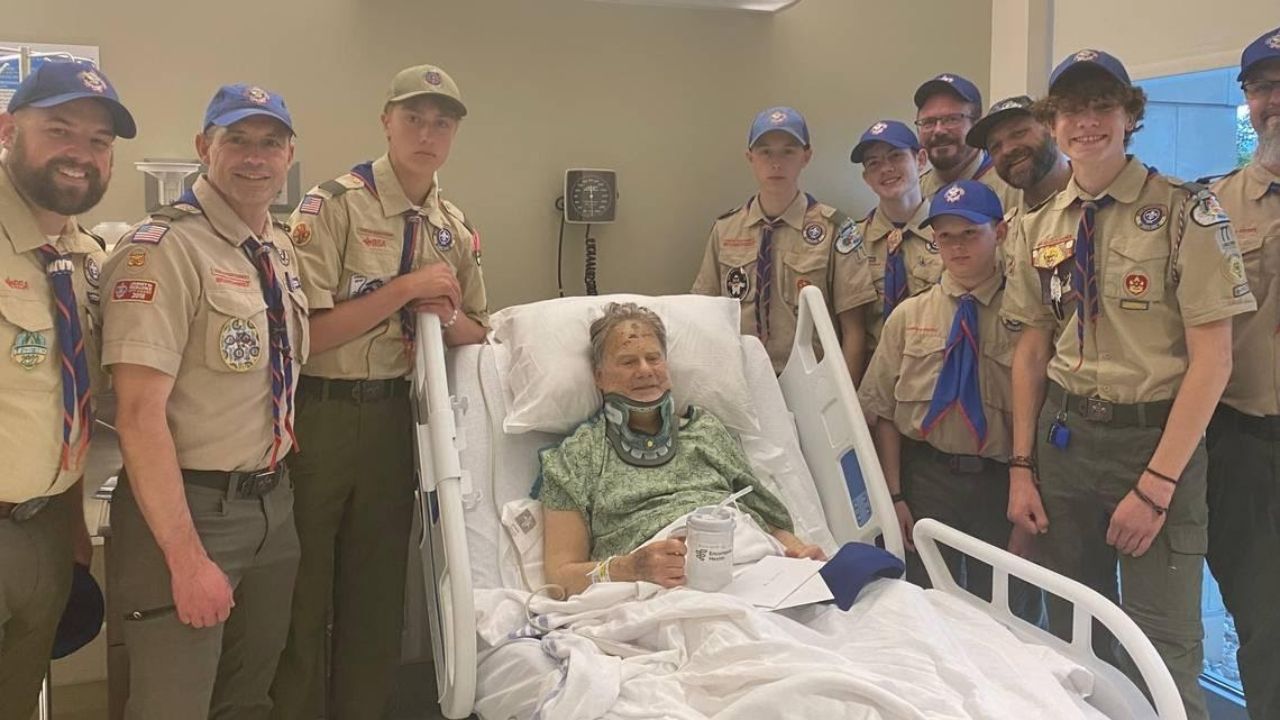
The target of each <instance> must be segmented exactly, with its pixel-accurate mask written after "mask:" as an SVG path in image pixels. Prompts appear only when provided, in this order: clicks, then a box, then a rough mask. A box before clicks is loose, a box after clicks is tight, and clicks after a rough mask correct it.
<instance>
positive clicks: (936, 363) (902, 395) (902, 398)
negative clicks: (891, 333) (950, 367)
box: [893, 335, 947, 403]
mask: <svg viewBox="0 0 1280 720" xmlns="http://www.w3.org/2000/svg"><path fill="white" fill-rule="evenodd" d="M946 351H947V339H946V338H944V337H942V336H940V335H908V336H907V341H906V343H905V344H904V345H903V347H902V367H901V368H900V371H901V372H900V374H899V375H898V384H897V385H895V386H894V388H893V397H894V399H895V400H897V401H898V402H903V403H921V402H925V403H927V402H929V401H930V400H932V399H933V388H934V386H935V385H937V383H938V375H939V374H940V373H941V372H942V362H943V360H944V358H945V354H946Z"/></svg>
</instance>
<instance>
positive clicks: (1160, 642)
mask: <svg viewBox="0 0 1280 720" xmlns="http://www.w3.org/2000/svg"><path fill="white" fill-rule="evenodd" d="M1049 396H1050V399H1049V400H1047V401H1046V402H1045V404H1044V408H1043V409H1042V411H1041V413H1040V422H1039V426H1038V427H1039V431H1038V433H1037V453H1038V459H1039V473H1040V498H1041V501H1042V502H1043V503H1044V510H1045V514H1046V515H1047V516H1048V519H1049V531H1048V532H1047V533H1046V534H1045V535H1043V536H1041V538H1040V541H1041V542H1040V549H1041V556H1042V558H1043V561H1044V564H1045V565H1046V566H1047V567H1048V568H1050V569H1051V570H1054V571H1056V572H1059V573H1062V574H1063V575H1066V576H1067V577H1069V578H1072V579H1074V580H1077V581H1079V582H1082V583H1084V584H1085V585H1088V586H1089V587H1091V588H1093V589H1094V590H1097V591H1098V592H1100V593H1102V594H1103V595H1105V596H1107V597H1108V598H1110V599H1111V600H1112V601H1117V600H1118V602H1119V604H1120V606H1121V607H1122V608H1124V610H1125V612H1126V613H1128V614H1129V617H1131V618H1133V621H1134V622H1135V623H1137V624H1138V627H1140V628H1142V631H1143V632H1144V633H1146V635H1147V637H1148V638H1150V639H1151V643H1152V644H1153V645H1155V648H1156V650H1157V651H1158V652H1159V653H1160V656H1161V657H1162V658H1163V659H1164V662H1165V664H1166V665H1167V666H1168V667H1169V672H1170V673H1171V674H1172V675H1173V679H1174V682H1176V683H1177V685H1178V691H1179V693H1181V695H1182V701H1183V704H1184V705H1185V706H1186V709H1187V717H1188V718H1189V720H1207V718H1208V711H1207V710H1206V708H1205V700H1204V693H1203V691H1202V690H1201V689H1200V673H1201V671H1202V669H1203V667H1202V666H1203V663H1204V644H1203V637H1204V627H1203V624H1202V623H1201V621H1200V583H1201V581H1202V579H1203V577H1204V553H1205V548H1206V545H1207V544H1208V522H1209V521H1208V509H1207V507H1206V505H1205V466H1206V462H1207V459H1206V453H1205V449H1204V443H1203V442H1201V444H1200V445H1199V446H1198V447H1197V448H1196V449H1195V451H1194V453H1193V454H1192V456H1191V461H1190V462H1189V463H1187V467H1186V469H1185V470H1183V472H1182V477H1181V478H1180V480H1179V483H1178V489H1177V492H1175V493H1174V495H1173V501H1172V502H1171V504H1170V507H1169V513H1168V515H1167V516H1166V519H1165V523H1164V527H1162V528H1161V529H1160V533H1159V534H1158V535H1157V536H1156V538H1155V541H1154V542H1152V544H1151V548H1150V549H1149V550H1147V552H1146V553H1145V554H1143V555H1142V557H1132V556H1129V555H1119V556H1117V553H1116V549H1115V548H1114V547H1112V546H1110V545H1108V544H1107V528H1108V527H1109V526H1110V523H1111V513H1112V512H1113V511H1114V510H1115V508H1116V505H1117V504H1119V502H1120V500H1122V499H1123V498H1124V496H1125V495H1127V494H1128V493H1129V491H1130V490H1132V489H1133V487H1134V485H1136V484H1137V482H1138V478H1139V476H1141V475H1142V472H1143V470H1144V468H1146V466H1147V463H1148V461H1149V460H1150V459H1151V455H1152V453H1154V452H1155V448H1156V444H1157V443H1159V442H1160V435H1161V433H1162V432H1163V428H1162V427H1160V426H1147V427H1140V426H1120V425H1114V424H1106V423H1093V422H1089V421H1088V420H1085V419H1084V418H1083V417H1081V416H1080V415H1077V414H1075V413H1074V412H1071V413H1068V415H1067V426H1068V427H1069V428H1070V431H1071V437H1070V441H1069V442H1068V444H1067V447H1066V448H1065V449H1059V448H1057V447H1054V446H1053V445H1051V444H1050V443H1049V442H1048V439H1047V436H1048V429H1049V427H1050V425H1051V424H1052V423H1053V421H1054V418H1055V417H1056V416H1057V414H1058V411H1059V409H1060V408H1059V407H1058V406H1057V405H1058V404H1057V403H1055V401H1054V400H1053V399H1052V398H1053V396H1054V393H1050V394H1049ZM1117 561H1118V562H1119V565H1120V581H1119V587H1117V583H1116V563H1117ZM1048 609H1049V626H1050V629H1051V630H1053V632H1054V633H1055V634H1058V635H1059V636H1060V637H1070V634H1071V611H1072V608H1071V605H1070V604H1069V603H1066V602H1065V601H1063V600H1061V599H1059V598H1057V597H1056V596H1054V595H1052V594H1050V595H1049V602H1048ZM1095 631H1096V628H1095ZM1094 639H1095V641H1098V642H1095V644H1094V646H1095V648H1096V649H1097V650H1098V651H1099V656H1100V657H1102V658H1103V659H1104V660H1107V661H1109V662H1111V663H1112V664H1114V665H1116V666H1117V667H1119V668H1120V669H1121V670H1123V671H1124V672H1125V673H1126V674H1128V675H1129V676H1130V677H1131V678H1133V679H1134V680H1135V682H1138V684H1139V687H1142V685H1141V682H1140V681H1139V680H1138V678H1139V675H1138V673H1137V669H1136V668H1135V667H1134V666H1133V663H1132V662H1131V661H1129V659H1128V658H1127V657H1125V656H1123V653H1116V652H1114V650H1113V646H1112V644H1111V643H1110V642H1106V641H1105V639H1102V638H1099V637H1097V636H1095V638H1094Z"/></svg>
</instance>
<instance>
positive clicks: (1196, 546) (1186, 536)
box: [1164, 525, 1209, 555]
mask: <svg viewBox="0 0 1280 720" xmlns="http://www.w3.org/2000/svg"><path fill="white" fill-rule="evenodd" d="M1164 531H1165V532H1166V533H1168V534H1169V549H1171V550H1173V552H1176V553H1178V554H1179V555H1204V554H1205V552H1207V551H1208V550H1209V530H1208V528H1204V527H1197V526H1195V525H1174V526H1172V527H1169V526H1166V527H1165V529H1164Z"/></svg>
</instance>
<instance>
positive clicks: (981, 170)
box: [914, 73, 1017, 208]
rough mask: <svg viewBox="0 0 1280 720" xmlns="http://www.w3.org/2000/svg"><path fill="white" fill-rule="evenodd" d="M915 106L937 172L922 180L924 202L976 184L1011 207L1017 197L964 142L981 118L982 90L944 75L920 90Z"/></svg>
mask: <svg viewBox="0 0 1280 720" xmlns="http://www.w3.org/2000/svg"><path fill="white" fill-rule="evenodd" d="M914 100H915V103H916V129H917V130H918V132H919V133H920V145H921V147H923V148H924V149H925V151H926V152H927V154H928V156H929V164H930V165H931V166H932V167H930V168H929V169H928V170H926V171H925V172H924V173H923V174H921V175H920V191H921V192H922V193H923V194H924V197H926V198H931V197H933V196H934V195H935V194H936V193H937V192H938V190H940V189H942V187H943V186H944V185H947V184H949V183H953V182H955V181H957V180H977V181H978V182H980V183H982V184H983V185H986V186H987V187H989V188H991V189H992V190H994V191H995V193H996V195H997V196H999V198H1000V204H1001V205H1002V206H1003V207H1006V208H1008V207H1012V206H1013V205H1014V203H1015V201H1016V200H1017V195H1016V194H1015V193H1014V191H1013V189H1012V188H1010V187H1009V186H1008V185H1006V184H1005V182H1004V180H1002V179H1000V176H998V175H997V174H996V173H995V172H992V171H993V170H994V166H993V165H992V163H991V158H990V157H989V156H988V155H987V154H986V153H985V152H982V151H980V150H975V149H974V148H971V147H969V146H968V145H966V144H965V142H964V138H965V135H967V134H968V132H969V130H970V129H972V128H973V123H974V121H976V120H977V119H978V116H980V115H981V114H982V93H981V92H979V91H978V87H977V86H976V85H974V84H973V83H972V82H970V81H969V80H967V79H965V78H963V77H961V76H959V75H956V74H955V73H942V74H941V75H938V76H937V77H935V78H933V79H932V80H928V81H926V82H924V83H923V84H921V85H920V87H918V88H916V94H915V98H914Z"/></svg>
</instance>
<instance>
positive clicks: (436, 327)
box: [412, 313, 476, 718]
mask: <svg viewBox="0 0 1280 720" xmlns="http://www.w3.org/2000/svg"><path fill="white" fill-rule="evenodd" d="M417 339H418V342H417V344H416V345H417V352H416V354H415V358H414V369H413V403H412V404H413V420H414V431H415V432H416V433H417V442H416V443H415V447H416V448H417V458H416V459H417V468H416V469H417V475H418V505H417V506H418V512H419V513H420V516H421V517H420V520H421V521H422V536H421V538H419V541H418V550H419V555H420V557H421V561H422V576H423V583H424V584H425V586H426V587H425V588H424V590H425V593H426V598H427V616H428V621H429V623H430V626H431V650H432V654H433V655H434V657H435V671H436V688H437V693H438V695H439V700H440V712H441V713H442V714H443V715H444V716H445V717H447V718H465V717H467V716H468V715H470V714H471V709H472V706H473V705H474V704H475V695H476V613H475V596H474V594H473V592H474V591H473V590H472V587H471V558H470V555H469V554H468V552H467V534H466V528H465V525H464V519H465V517H466V514H465V513H464V511H463V503H462V500H463V496H464V494H465V489H464V487H463V484H464V475H463V471H462V465H461V462H460V459H459V456H458V449H459V447H458V437H457V425H456V423H455V422H454V420H455V418H454V411H455V407H456V405H455V400H454V398H453V396H452V395H451V394H450V392H449V381H448V375H447V371H446V368H445V359H444V352H445V345H444V335H443V332H442V330H441V328H440V319H439V318H438V317H436V316H435V315H433V314H431V313H421V314H419V315H418V338H417Z"/></svg>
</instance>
